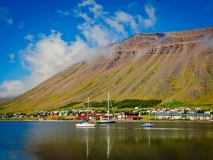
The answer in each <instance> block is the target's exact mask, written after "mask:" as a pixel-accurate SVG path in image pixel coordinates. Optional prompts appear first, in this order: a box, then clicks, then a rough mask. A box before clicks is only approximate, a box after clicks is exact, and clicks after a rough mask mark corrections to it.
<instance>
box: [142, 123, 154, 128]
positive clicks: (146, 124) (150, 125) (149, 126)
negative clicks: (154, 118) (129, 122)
mask: <svg viewBox="0 0 213 160" xmlns="http://www.w3.org/2000/svg"><path fill="white" fill-rule="evenodd" d="M141 127H142V128H153V127H154V124H151V123H144V124H142V125H141Z"/></svg>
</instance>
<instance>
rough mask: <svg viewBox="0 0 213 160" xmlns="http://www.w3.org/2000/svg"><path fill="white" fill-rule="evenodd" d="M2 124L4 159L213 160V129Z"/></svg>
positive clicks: (170, 125)
mask: <svg viewBox="0 0 213 160" xmlns="http://www.w3.org/2000/svg"><path fill="white" fill-rule="evenodd" d="M141 124H142V123H139V122H135V123H117V124H112V125H99V124H96V127H95V128H75V127H74V123H73V122H0V128H1V129H0V159H3V160H4V159H5V160H10V159H14V160H16V159H17V160H25V159H27V160H31V159H41V160H42V159H48V160H49V159H60V160H61V159H69V160H96V159H97V160H99V159H100V160H105V159H109V160H120V159H121V160H132V159H142V160H143V159H144V160H145V159H147V160H149V159H152V160H155V159H158V160H161V159H162V160H167V159H168V160H171V159H187V160H188V159H193V160H208V159H213V158H212V157H213V123H199V124H198V123H155V128H153V129H142V128H141V127H140V126H141Z"/></svg>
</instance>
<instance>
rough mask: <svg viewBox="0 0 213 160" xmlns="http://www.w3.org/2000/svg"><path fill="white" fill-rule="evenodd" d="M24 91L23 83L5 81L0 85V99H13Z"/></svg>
mask: <svg viewBox="0 0 213 160" xmlns="http://www.w3.org/2000/svg"><path fill="white" fill-rule="evenodd" d="M24 91H26V90H25V88H24V85H23V83H22V82H21V81H20V80H8V81H7V80H6V81H4V82H3V83H2V84H1V85H0V97H1V98H8V97H14V96H17V95H19V94H20V93H23V92H24Z"/></svg>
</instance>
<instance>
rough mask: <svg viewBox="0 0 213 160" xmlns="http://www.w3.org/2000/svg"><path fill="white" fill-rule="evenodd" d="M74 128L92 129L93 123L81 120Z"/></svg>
mask: <svg viewBox="0 0 213 160" xmlns="http://www.w3.org/2000/svg"><path fill="white" fill-rule="evenodd" d="M75 126H76V127H94V126H95V123H89V120H88V119H87V120H83V121H81V122H80V123H77V124H75Z"/></svg>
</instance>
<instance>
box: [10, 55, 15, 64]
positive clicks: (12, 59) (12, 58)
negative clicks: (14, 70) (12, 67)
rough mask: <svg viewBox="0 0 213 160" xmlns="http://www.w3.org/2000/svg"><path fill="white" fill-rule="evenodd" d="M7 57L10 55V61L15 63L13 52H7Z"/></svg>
mask: <svg viewBox="0 0 213 160" xmlns="http://www.w3.org/2000/svg"><path fill="white" fill-rule="evenodd" d="M9 57H10V63H15V60H14V59H15V54H13V53H11V54H9Z"/></svg>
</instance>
